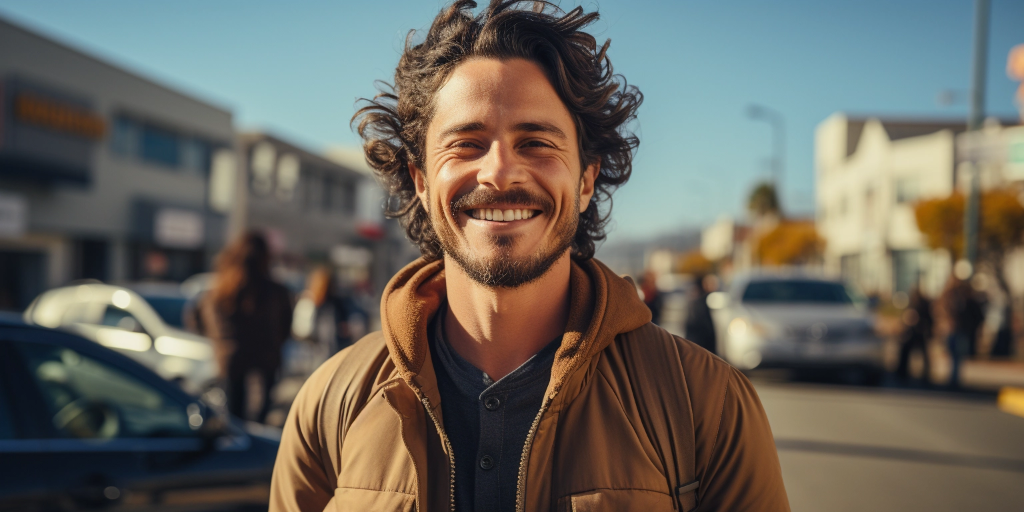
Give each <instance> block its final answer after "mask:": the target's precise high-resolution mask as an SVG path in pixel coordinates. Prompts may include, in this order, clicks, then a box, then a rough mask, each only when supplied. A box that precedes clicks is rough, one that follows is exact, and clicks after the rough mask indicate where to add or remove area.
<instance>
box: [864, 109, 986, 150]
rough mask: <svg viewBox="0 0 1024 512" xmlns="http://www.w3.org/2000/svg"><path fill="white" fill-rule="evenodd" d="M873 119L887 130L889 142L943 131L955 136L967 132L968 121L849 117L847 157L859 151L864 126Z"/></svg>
mask: <svg viewBox="0 0 1024 512" xmlns="http://www.w3.org/2000/svg"><path fill="white" fill-rule="evenodd" d="M872 119H875V120H877V121H878V122H880V123H881V124H882V128H884V129H885V133H886V134H887V135H888V136H889V140H900V139H907V138H910V137H920V136H921V135H930V134H932V133H936V132H941V131H943V130H951V131H952V132H953V133H954V134H955V133H960V132H964V131H967V121H966V120H954V119H913V118H904V119H898V118H888V119H887V118H884V117H874V116H864V117H854V116H848V117H847V118H846V126H847V128H846V156H850V155H852V154H853V153H854V152H855V151H857V145H858V144H859V143H860V136H861V134H863V133H864V125H866V124H867V122H868V121H870V120H872Z"/></svg>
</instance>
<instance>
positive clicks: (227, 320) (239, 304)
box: [199, 231, 292, 423]
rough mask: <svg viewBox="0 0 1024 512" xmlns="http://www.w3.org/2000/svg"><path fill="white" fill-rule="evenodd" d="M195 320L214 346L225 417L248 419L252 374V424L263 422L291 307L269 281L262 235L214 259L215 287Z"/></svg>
mask: <svg viewBox="0 0 1024 512" xmlns="http://www.w3.org/2000/svg"><path fill="white" fill-rule="evenodd" d="M199 314H200V316H201V325H202V326H203V329H204V334H206V336H208V337H210V339H211V340H213V346H214V353H215V357H216V359H217V363H218V368H219V369H220V374H221V378H222V379H223V380H224V382H225V391H226V393H227V405H228V411H229V412H230V413H231V414H232V415H234V416H237V417H239V418H243V419H248V418H247V415H246V404H247V403H248V401H247V397H248V396H249V393H251V392H252V391H254V390H251V389H248V382H249V380H250V377H251V375H253V374H255V375H256V376H258V378H259V380H260V382H261V385H260V391H261V393H260V398H261V402H260V409H259V412H258V413H257V415H256V417H255V418H254V419H255V420H256V421H258V422H261V423H262V422H264V421H265V420H266V417H267V413H268V412H269V411H270V405H271V402H270V391H271V389H272V388H273V386H274V384H275V382H276V379H277V372H278V369H279V368H280V367H281V348H282V347H283V345H284V342H285V340H286V339H287V338H288V334H289V332H290V331H291V324H292V305H291V299H290V297H289V294H288V290H287V289H286V288H285V287H284V286H282V285H280V284H278V283H277V282H275V281H274V280H273V279H272V278H271V276H270V250H269V248H268V246H267V241H266V239H265V238H264V237H263V235H262V234H260V233H258V232H255V231H250V232H248V233H245V234H243V235H242V236H240V237H239V238H238V239H237V240H235V241H234V243H232V244H231V245H229V246H228V247H227V248H226V249H225V250H224V251H223V252H222V253H221V254H220V255H219V256H218V258H217V269H216V277H215V278H214V284H213V287H212V289H211V290H210V291H209V292H207V293H206V294H204V295H203V297H202V299H201V301H200V304H199Z"/></svg>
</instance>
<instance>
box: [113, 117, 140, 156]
mask: <svg viewBox="0 0 1024 512" xmlns="http://www.w3.org/2000/svg"><path fill="white" fill-rule="evenodd" d="M140 131H141V127H140V126H139V123H138V122H136V121H134V120H132V119H129V118H127V117H124V116H117V117H115V118H114V122H113V126H112V129H111V132H110V149H111V151H113V152H114V153H115V154H118V155H121V156H135V155H136V154H138V152H139V132H140Z"/></svg>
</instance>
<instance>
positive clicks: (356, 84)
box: [0, 0, 1024, 240]
mask: <svg viewBox="0 0 1024 512" xmlns="http://www.w3.org/2000/svg"><path fill="white" fill-rule="evenodd" d="M444 4H445V2H439V1H435V0H415V1H414V0H395V1H392V2H382V1H373V2H370V1H363V2H351V1H349V2H337V1H334V2H326V1H325V2H312V1H304V2H287V3H286V2H269V1H241V0H221V1H217V2H209V1H196V0H176V1H173V2H172V1H162V2H157V1H146V2H138V1H131V0H103V1H90V2H72V1H65V2H54V1H49V0H0V15H2V16H4V17H6V18H8V19H11V20H13V21H15V22H20V23H22V24H24V25H27V26H29V27H30V28H34V29H36V30H39V31H41V32H43V33H45V34H47V35H50V36H53V37H55V38H57V39H59V40H61V41H64V42H67V43H71V44H73V45H75V46H77V47H79V48H81V49H84V50H85V51H87V52H89V53H93V54H96V55H98V56H100V57H102V58H106V59H109V60H111V61H113V62H115V63H118V64H120V65H123V66H125V67H127V68H129V69H132V70H134V71H136V72H138V73H141V74H143V75H145V76H148V77H151V78H154V79H156V80H159V81H161V82H164V83H167V84H168V85H171V86H172V87H176V88H179V89H182V90H183V91H185V92H187V93H191V94H195V95H197V96H199V97H201V98H203V99H206V100H208V101H211V102H213V103H215V104H217V105H220V106H223V107H227V108H229V109H231V110H232V111H233V112H234V114H235V119H236V123H237V124H238V125H239V126H240V127H242V128H243V129H244V128H262V129H267V130H270V131H272V132H274V133H277V134H279V135H281V136H284V137H287V138H289V139H291V140H294V141H296V142H298V143H301V144H305V145H307V146H309V147H311V148H313V149H318V148H324V147H326V146H328V145H335V144H344V145H355V144H357V143H358V138H357V137H356V136H355V135H354V134H353V133H352V131H351V130H350V129H349V125H348V120H349V118H350V117H351V115H352V113H353V111H354V110H353V104H354V103H355V101H356V100H357V99H358V98H360V97H365V96H369V95H372V94H373V92H374V90H373V81H374V80H377V79H384V80H388V79H390V77H391V75H392V74H393V72H394V66H395V64H396V63H397V61H398V57H399V54H400V52H401V49H402V45H403V40H404V38H405V34H406V32H407V31H408V30H410V29H425V28H426V27H428V26H429V23H430V21H431V19H432V18H433V16H434V15H435V14H436V13H437V11H438V10H439V8H440V7H441V6H442V5H444ZM561 5H562V6H563V8H566V9H569V8H571V7H573V6H575V5H583V6H584V8H586V9H587V10H593V9H598V10H599V11H600V12H601V20H600V21H598V22H597V23H596V24H595V25H594V26H593V27H592V33H594V34H595V35H596V36H597V37H598V39H599V40H604V39H606V38H611V39H612V45H611V49H610V52H609V54H610V56H611V59H612V63H613V65H614V66H615V70H616V71H617V72H619V73H622V74H624V75H625V76H626V78H627V80H628V81H629V82H630V83H631V84H635V85H637V86H638V87H640V89H641V90H642V91H643V92H644V94H645V96H646V99H645V102H644V105H643V107H642V108H641V110H640V116H639V133H640V136H641V146H640V150H639V153H638V155H637V158H636V160H635V164H634V174H633V178H632V180H631V181H630V182H629V183H628V184H627V185H626V186H625V187H623V188H622V189H620V190H619V191H618V192H617V193H616V196H615V208H614V215H613V217H614V224H613V226H614V231H613V232H612V234H611V237H610V238H611V240H621V239H624V238H634V237H643V236H648V235H653V234H661V233H668V232H672V231H675V230H680V229H682V228H685V227H692V226H698V225H702V224H706V223H708V222H710V221H713V220H714V219H715V218H717V217H719V216H720V215H723V214H732V215H742V212H743V208H742V204H743V200H744V197H745V195H746V193H747V192H748V191H749V189H750V188H751V187H752V185H753V184H754V183H755V182H756V181H757V180H758V179H760V178H764V177H766V176H767V163H766V162H767V158H768V157H769V156H770V155H771V132H770V128H769V126H768V125H767V124H766V123H764V122H756V121H752V120H750V119H748V118H747V117H746V114H745V111H746V106H747V105H748V104H750V103H754V102H756V103H760V104H763V105H766V106H769V107H771V108H773V109H775V110H778V111H779V112H781V113H782V114H783V115H784V117H785V123H786V130H787V134H786V137H787V145H786V155H785V157H786V177H785V180H784V185H783V201H784V207H785V208H786V209H787V210H789V211H792V212H797V213H809V212H810V211H811V210H812V209H813V204H814V199H813V197H814V196H813V194H814V168H813V165H814V164H813V156H814V155H813V149H814V148H813V136H814V128H815V126H816V125H817V123H819V122H820V121H821V120H823V119H824V118H825V117H827V116H828V115H829V114H831V113H832V112H835V111H839V110H842V111H847V112H852V113H857V114H877V115H883V116H886V115H889V116H900V117H939V118H955V119H963V118H965V116H966V113H967V105H966V102H965V98H966V92H967V89H968V87H969V78H970V77H969V74H970V55H971V41H972V34H971V30H972V15H973V9H974V7H973V2H971V1H968V0H957V1H953V0H942V1H940V0H927V1H926V0H901V1H893V0H859V1H847V2H834V1H804V0H777V1H773V2H756V1H715V2H711V1H701V2H697V1H691V0H677V1H646V0H628V1H626V0H605V1H602V2H593V1H586V2H583V3H582V4H577V3H575V2H561ZM1019 43H1024V2H1021V1H1019V0H993V1H992V24H991V39H990V47H989V60H988V66H989V68H988V86H987V108H988V112H989V113H990V114H993V115H999V116H1001V117H1008V118H1012V117H1015V116H1016V109H1015V107H1014V105H1013V101H1012V97H1013V91H1014V90H1015V89H1016V84H1014V83H1013V82H1011V81H1010V80H1009V79H1008V78H1007V77H1006V73H1005V65H1006V56H1007V54H1008V52H1009V50H1010V48H1011V47H1012V46H1013V45H1015V44H1019ZM4 51H10V49H5V50H4ZM945 89H951V90H954V91H957V92H959V93H960V94H958V97H959V98H961V99H960V101H959V103H955V104H953V105H951V106H941V105H939V104H938V102H937V100H936V97H937V95H938V93H939V92H940V91H942V90H945Z"/></svg>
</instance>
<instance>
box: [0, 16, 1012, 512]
mask: <svg viewBox="0 0 1024 512" xmlns="http://www.w3.org/2000/svg"><path fill="white" fill-rule="evenodd" d="M382 5H383V4H380V3H371V2H362V3H355V2H303V3H300V4H280V3H270V2H241V1H224V2H217V3H212V4H211V3H208V2H198V1H191V0H188V1H178V2H145V3H141V2H130V1H126V0H111V1H103V2H88V3H86V2H55V1H17V0H0V356H3V357H0V360H3V361H4V362H3V364H0V368H2V369H3V371H2V372H0V454H3V455H2V456H0V472H3V474H4V475H5V477H6V476H8V474H10V477H11V478H5V479H0V481H4V482H3V483H0V510H7V509H11V510H80V509H92V508H111V507H113V508H115V509H125V510H172V509H173V510H179V509H180V510H186V509H187V510H220V509H225V510H227V509H231V510H236V509H239V508H240V507H241V508H245V507H249V508H252V509H254V510H255V509H261V508H264V509H265V506H266V505H265V499H266V485H267V483H268V482H269V468H270V466H271V465H272V463H273V454H274V452H275V450H276V444H275V443H276V441H275V438H276V436H279V430H276V428H277V427H280V426H281V425H282V424H283V423H284V421H285V416H286V414H287V411H288V407H289V405H290V402H291V399H292V397H293V396H294V394H295V393H296V392H297V390H298V388H299V386H301V384H302V383H303V382H304V380H305V379H306V377H308V375H309V374H310V373H311V372H312V371H313V370H314V369H315V368H316V367H317V366H318V365H319V364H320V363H321V362H323V361H324V360H326V358H327V357H330V355H332V354H333V353H335V352H337V351H338V350H340V349H341V348H344V347H345V346H346V345H348V344H349V343H351V342H352V341H353V340H356V339H358V338H359V337H361V336H362V335H363V334H365V333H367V332H370V331H372V330H376V329H378V328H379V313H378V304H379V300H380V294H381V291H382V290H383V288H384V286H385V285H386V283H387V282H388V280H389V279H390V277H391V276H392V275H393V274H394V273H395V272H396V271H397V270H398V269H400V268H401V267H402V266H403V265H405V264H406V263H408V262H409V261H411V260H412V259H414V258H415V257H417V256H418V252H417V250H416V249H415V248H414V247H413V246H412V245H411V244H409V243H408V242H407V240H406V239H405V236H404V232H403V230H402V229H401V227H400V226H399V225H398V224H397V222H395V221H393V220H387V219H385V218H384V217H383V215H382V204H383V201H384V200H385V196H384V194H383V193H382V191H381V189H380V187H379V186H378V185H377V183H376V181H375V179H374V177H373V175H372V172H371V171H370V169H369V168H368V166H367V165H366V163H365V161H364V159H363V156H362V152H361V148H360V146H359V143H360V141H359V139H358V137H357V135H356V134H354V133H353V131H352V130H351V129H350V126H349V119H350V118H351V116H352V114H353V113H354V111H355V104H356V103H357V101H358V100H359V99H360V98H366V97H372V95H373V94H374V93H375V89H374V81H375V80H384V81H389V80H390V79H391V75H392V74H393V71H394V67H395V65H396V64H397V61H398V58H399V56H400V54H401V50H402V48H403V45H404V44H405V38H406V35H407V33H408V31H409V30H414V29H415V30H421V31H422V30H424V29H426V28H427V27H428V26H429V22H430V21H431V20H432V19H433V17H434V16H435V15H436V14H437V12H438V10H439V9H440V8H441V7H443V5H444V3H443V2H435V1H426V2H424V1H413V0H402V1H396V2H391V3H389V4H387V8H381V7H382ZM560 5H561V7H562V8H564V9H565V10H569V9H571V8H572V7H574V6H576V5H577V4H576V3H571V2H569V3H567V2H562V3H560ZM580 5H582V6H583V7H584V8H585V9H587V10H592V9H599V10H600V12H601V19H600V21H598V22H597V23H596V24H595V25H594V26H593V27H592V30H591V32H592V33H593V34H594V35H595V36H596V37H597V39H598V40H599V41H603V40H604V39H606V38H610V39H612V45H611V49H610V51H609V55H610V57H611V61H612V63H613V64H614V66H615V71H616V72H618V73H622V74H623V75H624V76H625V77H626V78H627V79H628V81H629V83H630V84H633V85H637V86H638V87H639V88H640V90H641V91H643V93H644V95H645V102H644V104H643V106H642V107H641V109H640V113H639V119H638V121H637V123H636V125H635V126H634V128H635V129H636V130H637V133H638V134H639V136H640V139H641V145H640V149H639V152H638V154H637V156H636V159H635V162H634V174H633V177H632V178H631V180H630V182H629V183H628V184H627V185H626V186H624V187H623V188H622V189H621V190H619V191H618V192H617V193H616V195H615V204H614V211H613V222H612V224H611V231H610V233H609V236H608V239H607V240H606V241H605V242H604V243H603V244H602V245H600V247H599V250H598V253H597V257H598V258H599V259H601V260H602V261H604V262H605V263H607V264H608V265H609V266H611V267H612V268H613V269H615V270H616V271H617V272H619V273H622V274H628V275H631V276H633V277H634V279H635V280H636V282H637V283H638V287H637V288H638V290H637V291H638V294H639V295H640V296H641V297H642V298H643V299H644V300H645V302H647V304H648V306H649V307H650V308H651V310H652V313H653V314H654V317H655V321H656V322H657V323H659V324H660V325H662V326H663V327H665V328H666V329H668V330H669V331H671V332H673V333H675V334H678V335H682V336H686V337H687V338H689V339H691V340H693V341H695V342H697V343H699V344H701V345H703V346H705V347H706V348H708V349H709V350H712V351H714V352H716V353H717V354H718V355H719V356H721V357H723V358H724V359H725V360H727V361H728V362H729V363H731V364H733V365H735V366H737V367H738V368H740V369H742V370H744V371H745V372H747V374H748V375H749V376H750V377H751V378H752V379H753V380H754V382H755V384H756V386H757V387H758V392H759V393H760V394H761V399H762V401H763V403H764V405H765V408H766V410H767V412H768V414H769V417H770V419H771V421H772V425H773V429H774V432H775V435H776V442H777V446H778V448H779V453H780V459H781V461H782V464H783V471H784V476H785V478H786V484H787V489H788V491H789V493H790V500H791V501H792V504H793V509H794V510H806V511H811V510H855V509H857V510H859V509H863V508H871V509H875V510H925V509H928V510H962V509H965V508H970V509H982V510H1019V507H1020V503H1024V485H1022V484H1024V417H1022V416H1024V127H1022V126H1021V121H1022V115H1024V88H1022V85H1021V82H1022V80H1024V28H1022V27H1024V3H1022V2H1019V1H1016V0H975V1H973V2H972V1H968V0H948V1H942V2H936V1H923V0H904V1H900V2H891V1H882V0H865V1H860V2H810V1H802V0H787V1H779V2H772V3H771V4H766V3H761V2H750V1H736V2H716V3H703V2H687V1H684V2H668V1H664V2H656V1H635V0H634V1H630V2H626V1H619V0H606V1H605V2H601V3H596V2H585V3H582V4H580ZM421 33H422V32H421ZM412 37H413V40H414V41H416V40H417V39H416V37H417V36H415V35H414V36H412ZM252 262H257V263H258V264H257V263H252ZM259 262H263V263H259ZM261 269H263V270H261ZM232 276H234V277H232ZM239 276H244V277H239ZM231 283H234V284H231ZM245 283H249V286H246V284H245ZM252 283H257V284H258V286H257V285H254V284H252ZM259 283H263V284H259ZM275 290H276V291H275ZM278 291H280V293H278ZM246 294H255V295H253V296H254V297H260V299H259V300H260V301H261V302H260V303H261V304H274V305H267V306H266V309H263V310H259V311H258V312H256V313H252V314H253V315H254V316H253V318H257V319H258V320H254V322H256V324H253V325H259V326H264V325H265V328H264V327H260V330H261V331H262V332H261V333H257V334H256V335H254V336H255V337H254V340H256V341H253V342H252V343H251V344H250V345H251V346H248V348H247V347H227V348H226V345H225V344H224V343H223V342H221V341H219V340H221V339H222V338H225V337H227V335H226V334H225V333H226V332H232V331H231V329H234V328H235V326H233V325H232V324H231V322H232V321H237V318H236V317H233V316H231V315H226V314H224V313H223V311H220V310H218V309H217V307H215V306H213V305H212V304H215V303H216V304H219V303H221V302H223V303H228V302H230V300H228V299H231V300H234V298H238V297H244V296H246ZM278 296H280V297H287V299H282V300H280V301H278V300H276V299H272V298H273V297H278ZM225 297H227V298H228V299H224V298H225ZM225 300H226V302H224V301H225ZM239 300H241V299H239ZM218 311H220V312H218ZM250 313H251V312H250ZM236 316H237V315H236ZM229 317H230V318H229ZM231 318H236V320H231ZM259 322H263V323H259ZM282 326H283V327H282ZM267 333H273V334H267ZM257 338H258V339H257ZM247 354H248V355H247ZM254 354H263V355H264V356H265V355H266V354H271V355H270V356H266V357H262V356H260V357H257V356H256V355H254ZM83 443H84V444H83ZM15 467H17V468H22V469H23V470H19V471H14V470H13V468H15ZM25 468H27V469H25ZM55 468H59V469H55ZM73 468H78V469H73ZM103 468H106V469H103Z"/></svg>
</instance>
